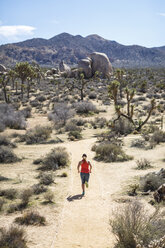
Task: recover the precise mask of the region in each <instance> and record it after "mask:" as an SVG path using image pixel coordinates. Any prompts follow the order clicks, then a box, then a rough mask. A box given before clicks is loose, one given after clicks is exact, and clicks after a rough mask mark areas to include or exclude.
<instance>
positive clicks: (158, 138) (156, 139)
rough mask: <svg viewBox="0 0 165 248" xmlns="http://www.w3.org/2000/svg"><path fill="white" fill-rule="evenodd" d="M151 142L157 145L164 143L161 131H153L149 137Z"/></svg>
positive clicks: (164, 134) (164, 133)
mask: <svg viewBox="0 0 165 248" xmlns="http://www.w3.org/2000/svg"><path fill="white" fill-rule="evenodd" d="M151 142H155V143H157V144H159V143H160V142H165V132H163V131H162V130H157V131H155V132H154V133H153V134H152V136H151Z"/></svg>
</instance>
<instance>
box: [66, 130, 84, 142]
mask: <svg viewBox="0 0 165 248" xmlns="http://www.w3.org/2000/svg"><path fill="white" fill-rule="evenodd" d="M68 136H69V139H70V140H75V139H77V140H79V139H82V135H81V131H70V132H69V133H68Z"/></svg>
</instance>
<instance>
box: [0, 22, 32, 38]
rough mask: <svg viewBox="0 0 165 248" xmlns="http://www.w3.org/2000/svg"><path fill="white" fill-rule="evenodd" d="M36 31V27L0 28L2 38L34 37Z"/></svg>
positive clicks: (16, 26)
mask: <svg viewBox="0 0 165 248" xmlns="http://www.w3.org/2000/svg"><path fill="white" fill-rule="evenodd" d="M35 29H36V28H35V27H32V26H24V25H15V26H0V36H2V37H5V38H12V37H13V38H16V37H20V36H24V35H25V36H26V35H32V34H33V33H34V30H35Z"/></svg>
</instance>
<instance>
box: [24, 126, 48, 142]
mask: <svg viewBox="0 0 165 248" xmlns="http://www.w3.org/2000/svg"><path fill="white" fill-rule="evenodd" d="M51 133H52V129H51V127H50V126H40V125H39V126H36V127H35V128H33V129H29V130H28V131H27V132H26V134H25V135H24V140H23V141H26V144H28V145H29V144H40V143H42V142H44V141H45V140H47V139H48V138H49V137H50V134H51Z"/></svg>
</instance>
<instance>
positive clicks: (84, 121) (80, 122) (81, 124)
mask: <svg viewBox="0 0 165 248" xmlns="http://www.w3.org/2000/svg"><path fill="white" fill-rule="evenodd" d="M74 122H75V124H76V125H77V126H80V127H81V126H84V124H86V122H87V121H86V120H84V119H83V118H78V119H74Z"/></svg>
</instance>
